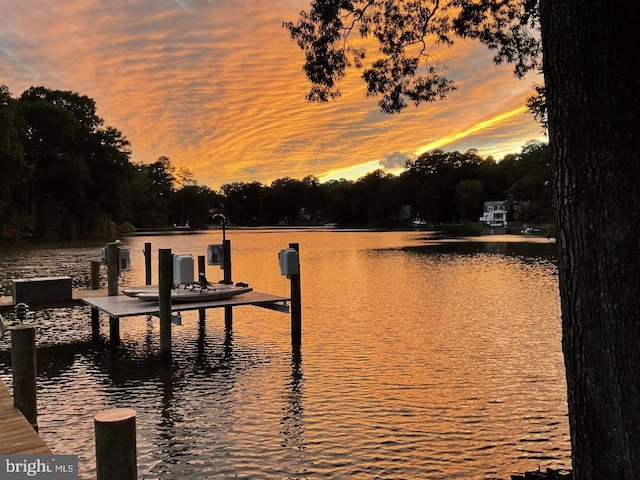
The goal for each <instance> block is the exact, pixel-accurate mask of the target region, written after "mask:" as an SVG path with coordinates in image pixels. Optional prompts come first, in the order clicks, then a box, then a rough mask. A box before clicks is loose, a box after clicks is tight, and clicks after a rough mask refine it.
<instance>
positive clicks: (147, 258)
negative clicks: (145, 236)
mask: <svg viewBox="0 0 640 480" xmlns="http://www.w3.org/2000/svg"><path fill="white" fill-rule="evenodd" d="M144 278H145V281H144V284H145V285H151V243H149V242H146V243H145V244H144Z"/></svg>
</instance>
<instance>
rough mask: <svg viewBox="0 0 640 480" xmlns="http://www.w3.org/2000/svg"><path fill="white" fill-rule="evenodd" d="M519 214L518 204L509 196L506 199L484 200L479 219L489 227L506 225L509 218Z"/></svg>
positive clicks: (515, 218) (514, 217)
mask: <svg viewBox="0 0 640 480" xmlns="http://www.w3.org/2000/svg"><path fill="white" fill-rule="evenodd" d="M519 216H520V206H519V205H518V202H516V201H514V200H513V198H511V196H509V198H508V199H507V200H498V201H496V200H492V201H488V202H484V208H483V211H482V216H481V217H480V221H481V222H482V223H484V224H485V225H487V226H489V227H506V226H507V223H508V222H509V221H510V220H517V219H518V218H519Z"/></svg>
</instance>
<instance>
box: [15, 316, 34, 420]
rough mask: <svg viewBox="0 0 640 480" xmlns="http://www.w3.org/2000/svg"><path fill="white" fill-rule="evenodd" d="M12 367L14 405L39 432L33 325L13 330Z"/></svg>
mask: <svg viewBox="0 0 640 480" xmlns="http://www.w3.org/2000/svg"><path fill="white" fill-rule="evenodd" d="M11 365H12V367H13V405H14V406H15V407H16V408H17V409H18V410H20V411H21V412H22V415H24V417H25V418H26V419H27V421H28V422H29V423H30V424H31V426H32V427H33V428H34V430H35V431H36V432H37V431H38V407H37V401H36V327H34V326H33V325H24V324H21V325H18V326H16V327H13V328H12V329H11Z"/></svg>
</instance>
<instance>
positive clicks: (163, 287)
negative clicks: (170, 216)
mask: <svg viewBox="0 0 640 480" xmlns="http://www.w3.org/2000/svg"><path fill="white" fill-rule="evenodd" d="M158 253H159V257H158V290H159V291H158V293H159V296H160V298H159V307H160V312H159V313H160V357H162V359H163V360H170V359H171V287H172V283H173V255H172V254H171V249H170V248H161V249H160V250H159V252H158Z"/></svg>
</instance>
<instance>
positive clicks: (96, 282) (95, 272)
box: [89, 260, 102, 290]
mask: <svg viewBox="0 0 640 480" xmlns="http://www.w3.org/2000/svg"><path fill="white" fill-rule="evenodd" d="M101 264H102V262H100V260H91V280H90V282H89V288H90V289H91V290H98V289H99V288H100V265H101Z"/></svg>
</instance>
